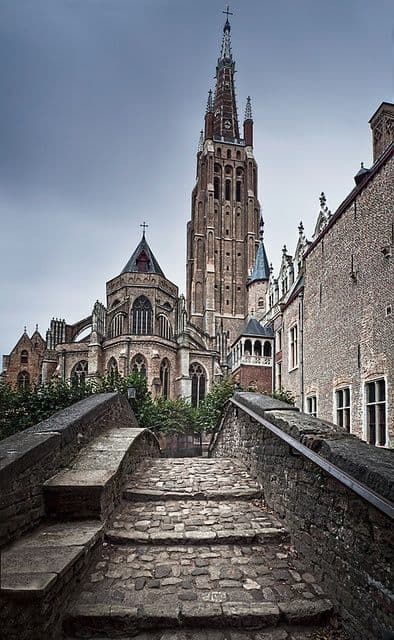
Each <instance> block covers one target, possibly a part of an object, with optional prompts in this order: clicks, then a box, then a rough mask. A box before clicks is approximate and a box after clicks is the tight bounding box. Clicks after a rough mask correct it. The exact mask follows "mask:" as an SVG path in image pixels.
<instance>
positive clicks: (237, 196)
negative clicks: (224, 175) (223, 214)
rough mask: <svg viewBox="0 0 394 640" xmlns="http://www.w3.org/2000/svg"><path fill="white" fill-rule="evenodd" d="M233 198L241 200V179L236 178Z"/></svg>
mask: <svg viewBox="0 0 394 640" xmlns="http://www.w3.org/2000/svg"><path fill="white" fill-rule="evenodd" d="M235 199H236V201H237V202H241V181H240V180H237V183H236V188H235Z"/></svg>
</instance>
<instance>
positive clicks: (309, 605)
mask: <svg viewBox="0 0 394 640" xmlns="http://www.w3.org/2000/svg"><path fill="white" fill-rule="evenodd" d="M332 611H333V606H332V604H331V602H330V601H329V600H318V601H315V602H310V601H305V600H296V601H293V602H282V603H280V604H278V605H277V604H275V603H273V602H256V603H251V604H248V603H244V602H226V603H223V604H216V603H195V602H193V603H183V604H182V605H181V606H178V607H174V608H173V609H172V611H171V612H169V611H168V607H165V606H163V605H158V606H156V605H154V604H153V605H143V606H139V607H124V606H121V605H108V604H96V605H76V606H75V607H74V609H72V610H71V611H70V612H69V615H68V618H67V619H66V620H65V623H64V630H65V631H66V633H68V634H72V633H76V634H77V635H78V634H81V633H82V637H86V633H88V632H89V633H90V634H94V635H92V637H99V636H97V635H96V636H95V634H96V633H97V634H100V635H101V636H103V635H105V634H108V636H109V637H119V634H120V633H136V632H137V631H144V630H152V629H154V630H156V631H158V630H160V629H176V628H178V629H179V628H198V627H202V628H205V629H209V628H211V629H217V628H223V627H226V626H229V627H230V626H231V627H232V628H249V629H253V628H263V627H267V626H275V625H277V624H278V623H279V622H280V621H284V622H285V623H290V624H308V625H309V624H315V623H317V622H323V621H325V620H326V619H327V618H328V617H329V616H330V614H331V613H332ZM78 637H81V636H80V635H78Z"/></svg>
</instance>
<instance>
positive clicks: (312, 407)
mask: <svg viewBox="0 0 394 640" xmlns="http://www.w3.org/2000/svg"><path fill="white" fill-rule="evenodd" d="M306 412H307V413H309V415H311V416H314V417H315V418H316V416H317V397H316V396H308V397H307V399H306Z"/></svg>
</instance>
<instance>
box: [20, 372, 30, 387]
mask: <svg viewBox="0 0 394 640" xmlns="http://www.w3.org/2000/svg"><path fill="white" fill-rule="evenodd" d="M17 384H18V389H27V388H28V386H29V385H30V376H29V374H28V373H27V371H21V372H20V373H18V378H17Z"/></svg>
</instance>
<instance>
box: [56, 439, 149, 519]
mask: <svg viewBox="0 0 394 640" xmlns="http://www.w3.org/2000/svg"><path fill="white" fill-rule="evenodd" d="M145 434H146V435H148V437H151V438H154V439H155V438H156V437H155V436H154V435H153V434H152V433H151V432H150V431H148V430H147V429H137V428H135V429H127V428H121V429H118V428H112V429H109V430H108V431H106V432H105V434H102V435H101V436H99V437H98V438H96V439H95V440H93V441H92V442H91V443H90V444H88V445H87V446H86V447H84V449H83V450H82V451H81V452H80V454H79V456H78V457H77V458H76V460H75V461H74V463H73V465H72V467H70V468H68V469H65V470H63V471H61V472H60V473H58V474H56V475H55V476H54V477H53V478H50V479H49V480H47V481H46V482H45V483H44V496H45V504H46V508H47V512H48V513H49V514H50V515H51V516H56V517H59V518H65V517H68V518H81V517H82V518H87V517H91V518H100V519H103V518H105V517H107V516H108V515H109V513H110V512H111V511H112V509H113V507H114V506H115V504H116V502H117V501H118V500H119V499H120V485H121V477H120V476H121V475H122V474H123V472H125V473H127V472H129V471H130V469H128V468H126V469H125V468H124V467H125V466H126V467H128V466H129V464H128V460H129V457H130V456H131V455H132V450H133V446H134V444H135V443H136V442H137V441H138V439H139V438H140V437H142V436H144V435H145ZM157 448H158V451H159V445H158V444H157Z"/></svg>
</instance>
